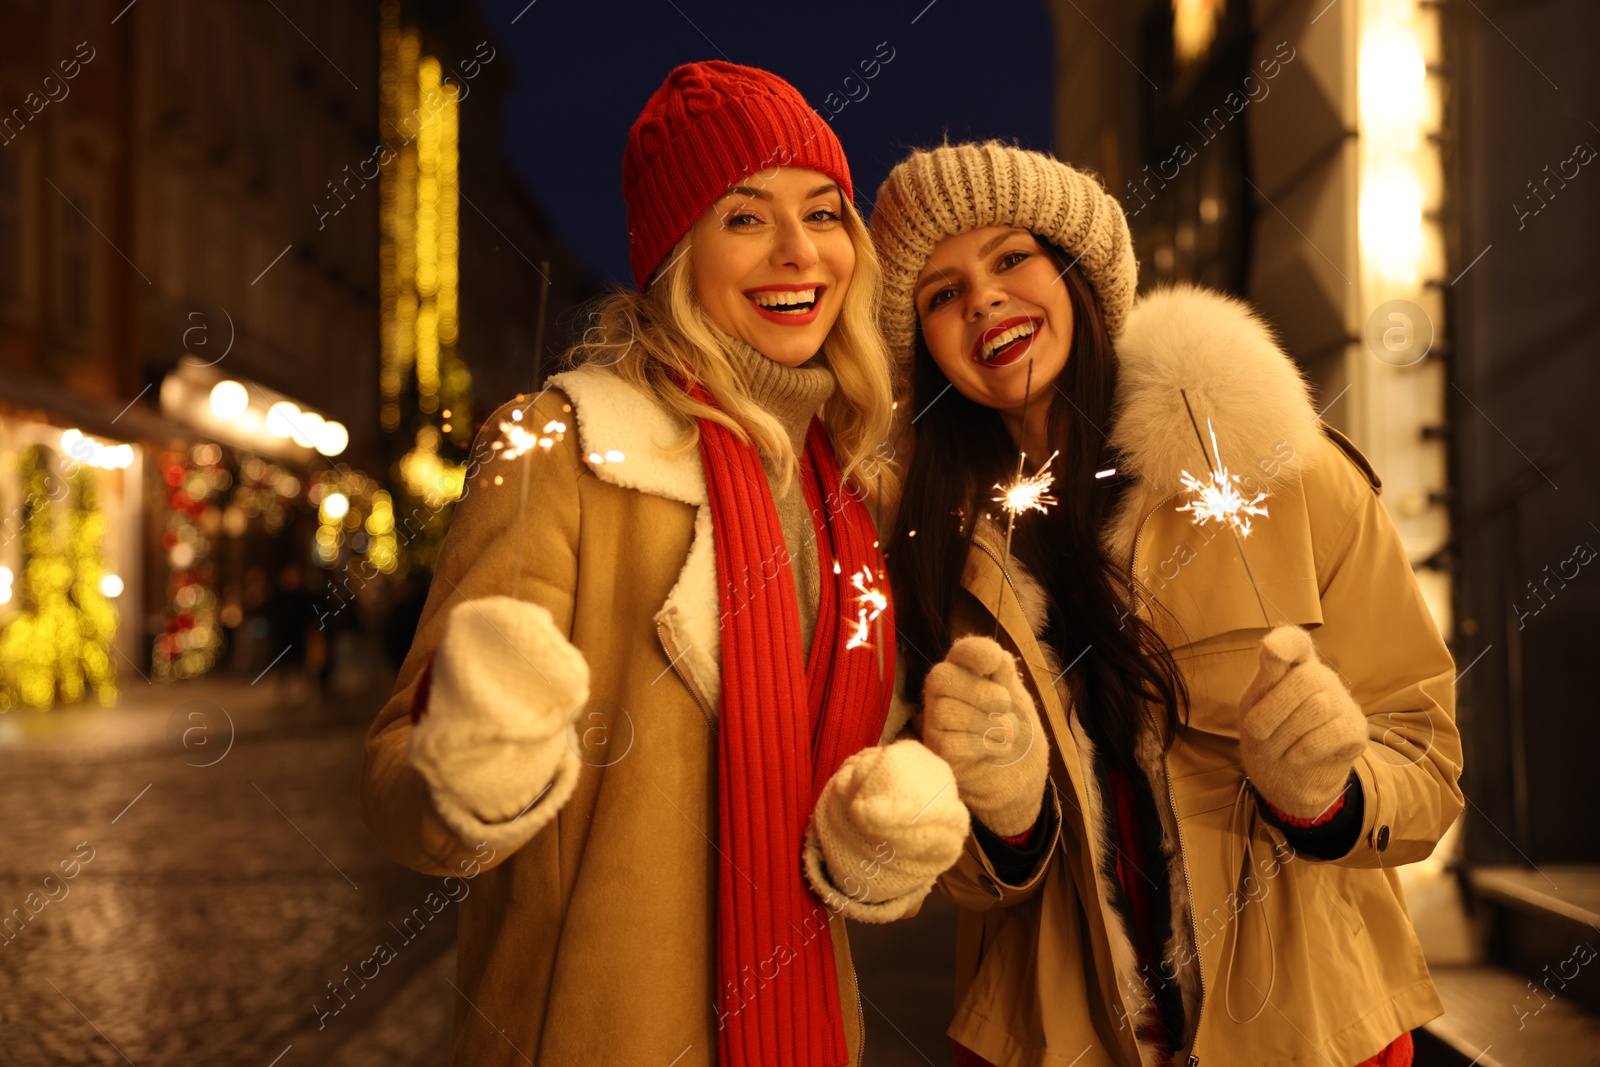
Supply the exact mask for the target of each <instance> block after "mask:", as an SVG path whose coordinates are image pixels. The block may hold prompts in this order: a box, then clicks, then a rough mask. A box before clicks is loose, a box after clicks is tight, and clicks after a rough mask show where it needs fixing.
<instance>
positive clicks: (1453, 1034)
mask: <svg viewBox="0 0 1600 1067" xmlns="http://www.w3.org/2000/svg"><path fill="white" fill-rule="evenodd" d="M1433 981H1434V985H1435V986H1437V987H1438V989H1439V998H1440V1000H1442V1001H1443V1002H1444V1009H1445V1013H1444V1014H1443V1015H1442V1016H1440V1017H1439V1018H1437V1019H1435V1020H1434V1021H1433V1022H1431V1023H1429V1024H1428V1025H1427V1026H1426V1027H1424V1028H1423V1030H1424V1032H1423V1033H1422V1034H1420V1035H1418V1041H1417V1067H1465V1065H1469V1064H1470V1065H1472V1067H1525V1065H1537V1067H1597V1065H1600V1017H1597V1016H1595V1015H1593V1014H1591V1013H1590V1012H1588V1011H1585V1010H1584V1009H1583V1007H1582V1006H1581V1005H1579V1004H1577V1003H1575V1002H1574V1001H1572V999H1571V998H1568V997H1562V996H1560V995H1555V996H1552V997H1550V998H1549V999H1545V998H1544V997H1542V996H1537V995H1535V994H1534V993H1533V992H1531V991H1530V989H1529V984H1528V980H1527V979H1526V978H1524V977H1523V976H1521V975H1519V974H1517V973H1516V972H1514V971H1510V970H1507V969H1505V968H1503V967H1493V966H1479V967H1436V968H1433Z"/></svg>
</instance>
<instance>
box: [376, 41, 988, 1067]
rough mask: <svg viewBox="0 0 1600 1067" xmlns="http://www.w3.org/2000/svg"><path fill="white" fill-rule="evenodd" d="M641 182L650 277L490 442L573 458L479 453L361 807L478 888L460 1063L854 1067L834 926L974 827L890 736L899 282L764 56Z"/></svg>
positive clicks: (379, 734)
mask: <svg viewBox="0 0 1600 1067" xmlns="http://www.w3.org/2000/svg"><path fill="white" fill-rule="evenodd" d="M623 192H624V197H625V199H626V201H627V206H628V224H629V231H630V234H629V236H630V245H631V256H632V266H633V272H634V277H635V281H636V282H637V285H638V289H637V291H634V290H628V291H621V292H617V293H614V294H612V295H611V296H609V297H607V298H605V299H604V300H603V302H602V303H601V304H600V306H599V307H598V309H597V312H596V315H595V317H594V321H595V327H594V328H593V329H591V330H590V331H589V333H588V334H587V335H586V340H585V343H584V344H582V345H580V346H579V347H578V349H577V350H576V351H575V352H574V353H572V361H573V363H574V364H575V367H574V369H572V370H569V371H567V372H565V373H563V374H559V375H557V376H555V377H554V378H552V379H551V384H550V388H549V389H547V390H546V391H545V392H544V393H542V394H541V395H539V396H538V397H536V398H535V399H534V400H533V402H532V403H531V404H518V405H508V406H507V407H505V408H502V409H501V410H500V411H499V412H497V413H496V414H495V415H493V416H491V417H490V419H489V420H488V423H487V424H486V428H485V431H484V433H483V435H482V436H481V437H480V439H479V441H478V444H477V447H476V450H475V457H476V456H488V455H492V442H493V441H494V438H495V437H496V435H497V434H498V432H499V431H498V427H499V425H500V424H501V422H502V421H505V422H511V421H516V420H520V422H521V424H522V425H523V426H525V427H527V428H528V429H530V430H532V431H534V432H536V433H539V434H542V435H546V436H548V437H549V438H550V439H551V443H550V447H548V448H545V449H539V448H535V449H534V450H532V451H531V452H529V453H528V454H527V455H524V456H521V457H520V458H518V459H516V460H515V461H514V464H520V465H521V466H517V465H513V464H507V463H500V462H496V463H495V464H494V469H495V470H504V471H505V472H506V475H507V476H506V477H504V478H503V479H490V478H487V477H485V475H487V474H489V473H493V471H491V470H483V469H482V465H481V463H477V462H475V465H474V469H469V476H470V477H471V480H470V481H469V485H470V490H469V492H468V494H467V495H466V497H465V498H464V499H463V500H462V501H461V503H460V505H459V507H458V510H457V511H456V514H455V518H454V521H453V525H452V528H451V530H450V534H449V537H448V539H447V541H446V543H445V546H444V549H443V552H442V554H441V558H440V562H439V567H438V571H437V574H436V580H435V581H434V583H433V587H432V588H433V591H432V594H431V595H430V598H429V601H428V604H427V607H426V609H425V611H424V614H423V617H422V621H421V625H420V626H419V628H418V632H417V636H416V639H415V643H414V645H413V647H412V649H411V652H410V655H409V656H408V657H407V658H406V661H405V664H404V666H403V667H402V669H401V672H400V676H399V679H398V683H397V687H396V690H395V693H394V695H393V696H392V697H391V699H390V700H389V702H388V704H387V705H386V706H385V707H384V709H383V711H382V712H381V713H380V714H379V716H378V719H377V721H376V723H375V724H374V725H373V727H372V730H371V732H370V733H369V735H368V739H367V746H366V763H365V767H364V772H363V788H362V807H363V813H364V816H365V819H366V822H367V824H368V826H369V827H370V828H371V830H372V832H373V834H374V835H375V836H376V837H377V838H378V840H379V842H380V843H381V844H382V845H383V847H384V848H385V850H386V851H387V852H388V853H389V854H390V855H391V856H392V857H394V858H395V859H397V860H398V861H400V862H402V863H404V864H406V865H407V866H410V867H413V868H415V869H417V870H419V871H423V872H425V873H429V874H434V875H444V876H457V877H474V878H475V886H474V890H475V891H474V892H472V893H471V894H470V895H469V896H467V897H465V898H464V899H463V900H462V903H461V915H460V949H459V964H458V983H457V984H458V985H459V987H460V992H461V997H460V998H459V1000H458V1003H457V1010H456V1016H455V1032H454V1039H453V1050H454V1052H453V1060H452V1062H453V1063H455V1064H458V1065H462V1067H466V1065H469V1064H470V1065H472V1067H482V1065H485V1064H506V1065H511V1064H517V1063H526V1062H530V1061H531V1062H537V1063H563V1064H565V1063H604V1064H607V1065H630V1064H637V1065H639V1067H662V1065H664V1064H668V1063H673V1064H677V1065H679V1067H687V1065H691V1064H704V1065H710V1064H716V1063H721V1064H724V1065H742V1064H751V1065H754V1064H767V1063H786V1064H787V1063H794V1064H804V1065H808V1067H811V1065H815V1067H820V1065H824V1064H846V1063H848V1064H855V1063H857V1062H859V1057H860V1046H861V1034H862V1025H861V1016H860V1008H859V1003H858V1001H857V998H856V995H855V991H854V974H853V971H852V969H851V967H850V962H849V948H848V945H847V943H846V941H845V936H844V924H843V922H841V921H839V916H841V915H850V916H853V917H857V918H862V919H867V920H869V921H887V920H889V919H893V918H897V917H900V916H902V915H905V914H908V913H910V912H911V911H913V910H914V909H915V908H916V906H917V905H918V904H919V903H920V901H921V899H922V898H923V896H924V895H925V894H926V893H927V892H928V890H929V889H930V888H931V886H932V884H933V881H934V879H935V878H936V877H937V876H938V875H939V874H940V873H941V872H942V871H943V870H944V869H945V868H946V867H948V866H949V865H950V864H951V863H953V862H954V861H955V859H956V857H957V855H958V853H959V851H960V848H961V843H962V841H963V840H964V839H965V837H966V834H967V829H968V822H967V815H966V810H965V808H964V807H963V806H962V805H961V804H960V802H959V801H958V800H956V798H955V791H954V789H953V788H952V786H953V782H952V779H951V777H950V772H949V769H948V767H947V766H946V765H945V764H944V763H943V762H942V761H940V760H938V759H937V758H935V757H934V756H932V755H931V754H930V753H929V752H928V751H927V750H926V749H923V748H922V747H921V746H920V744H918V743H916V742H915V741H901V742H898V743H894V744H890V745H886V746H882V747H879V745H878V742H879V740H880V737H881V736H882V735H883V734H884V733H885V720H886V715H887V711H888V705H889V697H890V691H891V688H892V681H893V677H894V658H893V639H892V636H891V637H890V638H888V639H887V640H885V641H882V642H879V643H881V644H882V645H883V646H885V647H881V648H874V647H867V646H864V645H862V644H861V641H860V626H859V624H860V623H861V622H863V621H864V620H865V615H863V614H862V611H863V610H864V609H863V608H862V607H861V606H860V601H859V590H858V589H856V588H855V587H854V585H853V582H854V581H855V580H856V579H858V578H859V579H860V580H861V581H862V582H871V583H872V585H874V586H876V587H878V588H880V589H884V590H885V591H886V588H887V586H886V582H885V580H884V579H883V577H882V573H883V565H882V559H881V556H880V554H879V552H878V548H877V540H876V534H875V531H874V529H873V526H872V518H871V512H870V508H869V504H870V502H871V497H872V494H874V493H876V492H878V491H879V487H880V485H882V486H885V487H887V488H892V487H893V485H894V481H893V474H892V471H889V470H887V469H885V468H883V467H882V466H881V465H880V459H881V457H880V454H879V452H878V448H879V444H880V442H881V441H882V440H883V438H884V436H885V433H886V431H887V429H888V427H889V420H890V384H889V375H888V367H887V362H886V358H885V355H884V352H883V348H882V341H881V338H880V335H879V334H878V333H877V332H876V327H875V323H874V311H875V307H874V297H875V293H876V287H877V281H878V275H877V267H876V260H875V257H874V255H873V251H872V247H871V243H870V240H869V239H868V237H867V234H866V229H865V226H864V224H863V222H862V220H861V218H860V216H859V215H858V214H857V213H856V211H855V209H854V207H853V206H852V203H851V186H850V174H849V168H848V166H847V164H846V161H845V158H844V154H843V151H842V149H841V148H840V146H839V143H838V141H837V139H836V138H835V137H834V135H833V133H832V131H831V130H830V129H829V128H828V127H827V125H826V124H825V123H823V122H822V121H821V119H820V117H819V116H818V115H817V114H816V113H815V112H813V111H812V110H811V109H810V108H809V107H808V106H807V105H806V104H805V101H804V100H803V99H802V98H801V97H800V95H799V93H798V92H796V91H795V90H794V89H793V87H791V86H790V85H788V84H787V83H786V82H784V81H783V80H782V79H780V78H777V77H776V76H774V75H772V74H769V73H767V72H765V71H760V70H754V69H751V68H747V67H741V66H736V65H734V64H730V63H721V62H709V63H693V64H688V65H686V66H683V67H679V68H677V69H676V70H674V71H673V72H672V73H671V74H670V75H669V76H668V78H667V80H666V82H665V83H664V84H663V85H662V86H661V88H660V89H658V90H657V92H656V93H655V95H654V96H652V97H651V99H650V101H649V103H648V104H647V105H646V107H645V109H644V112H643V113H642V114H641V115H640V116H639V118H638V120H637V121H636V122H635V123H634V125H633V128H632V130H631V131H630V134H629V138H628V146H627V150H626V153H625V155H624V160H623ZM523 478H526V480H527V483H528V489H527V493H526V505H525V506H524V505H523V504H522V503H521V501H522V499H523V495H522V490H521V482H522V479H523ZM495 481H503V483H504V484H500V485H496V484H494V482H495ZM882 623H886V624H887V625H886V626H885V627H884V629H883V630H882V632H884V633H888V634H890V635H892V634H893V622H892V616H888V617H885V618H882V619H879V620H875V624H882ZM880 652H881V653H882V656H881V658H880ZM575 723H576V726H577V728H581V729H584V730H585V733H586V743H584V744H580V743H579V742H578V740H577V730H576V729H575ZM595 729H601V730H603V731H604V736H603V737H602V738H600V739H598V740H603V741H604V742H605V743H604V744H600V743H598V741H597V739H596V738H594V737H591V736H588V735H589V734H591V733H592V732H593V731H594V730H595Z"/></svg>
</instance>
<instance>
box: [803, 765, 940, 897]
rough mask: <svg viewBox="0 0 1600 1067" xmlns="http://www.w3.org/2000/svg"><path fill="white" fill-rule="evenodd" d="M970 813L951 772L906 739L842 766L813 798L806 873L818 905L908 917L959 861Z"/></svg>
mask: <svg viewBox="0 0 1600 1067" xmlns="http://www.w3.org/2000/svg"><path fill="white" fill-rule="evenodd" d="M968 829H969V824H968V821H967V809H966V808H965V807H964V806H963V805H962V803H961V801H960V799H959V798H958V797H957V795H956V783H955V779H954V778H953V777H951V774H950V768H949V766H948V765H947V764H946V763H945V762H944V761H943V760H941V759H940V758H939V757H938V756H935V755H934V754H933V753H932V752H929V751H928V750H927V749H926V748H924V747H923V746H922V744H921V743H919V742H917V741H913V740H910V739H907V740H904V741H896V742H895V743H894V744H892V745H886V746H882V747H873V748H868V749H863V750H862V751H860V752H857V753H856V754H855V755H853V756H851V757H850V758H849V759H847V760H845V761H844V763H843V764H841V765H840V767H839V769H838V770H837V771H835V772H834V773H833V777H831V778H829V779H828V783H827V784H826V785H825V786H823V788H822V795H821V796H820V797H818V798H817V807H816V810H815V811H813V812H812V814H811V825H810V826H809V827H808V828H807V830H806V844H805V866H806V875H807V877H808V878H809V879H810V881H811V885H812V887H813V888H814V889H816V891H817V895H818V896H819V897H821V898H822V901H823V903H825V904H827V905H828V907H830V908H832V909H833V910H834V911H836V912H840V913H842V914H843V915H844V916H845V917H847V918H851V919H858V920H860V921H862V922H876V923H885V922H892V921H893V920H895V919H900V918H904V917H905V916H907V915H909V914H912V913H913V912H914V911H915V910H916V908H917V907H918V906H919V905H920V904H921V903H922V898H923V897H925V896H927V895H928V891H929V890H930V889H932V888H933V883H934V882H935V881H936V880H937V879H938V877H939V876H940V875H941V874H943V873H944V872H945V871H947V870H949V869H950V867H952V866H954V864H955V862H956V860H957V859H959V858H960V857H961V849H962V846H963V845H964V844H965V843H966V840H967V831H968Z"/></svg>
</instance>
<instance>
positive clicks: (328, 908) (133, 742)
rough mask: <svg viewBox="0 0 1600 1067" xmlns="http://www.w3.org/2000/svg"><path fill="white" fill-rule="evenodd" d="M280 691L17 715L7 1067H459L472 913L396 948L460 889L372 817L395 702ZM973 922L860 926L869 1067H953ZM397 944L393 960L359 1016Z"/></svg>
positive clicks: (11, 757)
mask: <svg viewBox="0 0 1600 1067" xmlns="http://www.w3.org/2000/svg"><path fill="white" fill-rule="evenodd" d="M280 681H281V680H279V679H275V678H274V677H272V676H270V675H269V676H267V677H266V678H264V679H263V680H262V681H261V682H260V683H259V684H258V685H255V686H252V685H250V684H249V683H248V681H247V680H232V681H230V680H213V679H206V680H202V681H198V682H190V683H183V684H180V685H175V686H170V687H164V688H153V687H147V686H145V685H144V684H143V683H140V682H137V681H135V682H134V683H133V685H132V686H131V687H130V688H129V689H128V691H127V692H126V693H125V696H124V702H123V705H122V706H120V707H118V708H114V709H98V708H96V709H89V710H85V709H57V710H54V711H50V712H42V713H17V714H11V715H0V834H3V841H4V846H3V848H0V1067H79V1065H88V1064H134V1065H137V1067H156V1065H161V1067H187V1065H191V1064H192V1065H199V1064H205V1065H207V1067H231V1065H240V1067H301V1065H308V1067H423V1065H428V1067H439V1065H443V1064H445V1063H446V1062H447V1060H448V1056H449V1033H450V1017H451V1014H452V1009H453V1001H452V998H453V997H454V996H456V994H455V992H454V990H453V989H452V988H451V986H450V984H449V982H447V981H446V980H445V979H446V978H447V977H453V968H454V959H455V952H454V947H455V915H454V908H453V907H451V908H447V909H446V910H445V911H443V912H442V913H441V914H440V915H439V916H438V918H437V919H436V920H434V921H433V922H431V923H430V925H429V926H428V927H427V928H426V929H425V930H424V931H423V933H422V934H421V936H417V937H416V938H415V939H414V940H411V941H409V942H408V941H406V940H404V939H403V938H402V937H401V936H400V935H399V934H398V933H397V931H396V927H394V926H391V922H395V923H398V922H400V920H401V919H402V917H403V916H405V915H407V914H408V913H410V912H411V911H412V909H413V908H416V907H417V906H418V905H420V904H421V903H422V901H423V898H424V897H426V896H427V894H428V893H429V891H430V890H432V889H434V888H436V887H438V886H439V884H440V882H439V880H438V879H432V878H427V877H424V876H422V875H418V874H414V873H412V872H410V871H407V870H405V869H404V868H402V867H399V866H398V865H396V864H394V863H392V862H390V861H389V860H388V859H387V858H386V857H385V856H383V854H382V853H381V852H379V851H378V848H377V846H376V845H375V844H374V843H373V841H372V839H371V837H370V836H369V835H368V834H367V831H366V828H365V826H364V825H363V824H362V822H361V819H360V815H359V811H358V808H357V799H358V776H359V772H360V762H361V738H362V735H363V734H364V732H365V730H366V727H367V725H368V723H369V722H370V720H371V717H372V715H373V714H374V713H375V712H376V710H377V707H378V705H379V703H380V702H381V700H382V696H383V693H382V692H375V693H370V694H354V695H345V696H342V697H340V698H339V699H338V700H334V701H329V702H326V703H320V702H314V701H309V700H307V699H305V698H304V697H303V696H300V695H299V694H298V692H297V691H296V690H292V689H291V690H287V691H286V690H285V689H284V688H283V687H282V686H281V684H279V683H280ZM954 913H955V909H954V907H953V906H952V905H950V904H949V903H948V902H946V901H944V900H942V899H940V898H938V897H936V896H935V897H931V898H930V899H929V901H928V902H927V904H926V905H925V906H924V909H923V913H922V914H921V915H919V916H918V917H917V918H916V919H914V920H910V921H908V922H902V923H896V924H893V925H892V926H888V927H871V926H861V925H854V924H853V926H852V932H851V937H852V942H853V943H854V946H855V955H856V959H857V968H858V971H859V973H860V977H861V987H862V993H863V1010H864V1013H865V1016H866V1022H867V1029H868V1036H867V1057H866V1063H867V1064H868V1065H870V1067H900V1065H902V1064H905V1065H919V1064H937V1065H941V1067H942V1065H945V1064H948V1063H950V1051H949V1041H948V1039H946V1038H945V1037H944V1036H943V1029H944V1027H945V1025H946V1024H947V1023H948V1021H949V1017H950V1006H951V1005H950V996H951V979H950V974H951V967H952V965H953V963H954ZM8 920H9V921H8ZM380 942H385V943H387V944H388V945H390V946H391V948H392V949H393V951H394V952H395V958H394V959H393V960H392V961H391V962H389V963H387V964H386V965H384V966H383V967H382V968H381V970H380V971H379V974H378V976H377V977H376V978H375V979H373V980H371V981H369V982H367V983H366V985H365V986H364V987H362V986H360V985H359V984H358V983H357V982H351V983H350V985H349V988H351V989H353V990H354V992H353V993H352V994H344V998H345V999H347V1000H348V1003H344V1002H343V1000H341V999H337V998H336V997H335V995H334V994H333V993H332V992H331V991H330V989H329V983H335V984H337V983H340V982H343V981H345V980H346V979H347V978H348V976H349V975H352V974H355V973H356V971H357V965H358V964H360V963H362V962H363V961H366V960H368V959H369V957H371V956H372V955H373V950H374V948H375V947H376V946H377V945H378V944H379V943H380ZM347 966H348V967H349V968H350V970H349V971H348V972H347V971H346V970H345V968H346V967H347ZM367 973H369V974H370V973H371V965H370V964H368V965H367ZM342 989H343V987H341V991H342ZM318 1009H320V1011H319V1010H318Z"/></svg>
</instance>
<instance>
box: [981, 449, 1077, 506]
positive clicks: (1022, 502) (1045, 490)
mask: <svg viewBox="0 0 1600 1067" xmlns="http://www.w3.org/2000/svg"><path fill="white" fill-rule="evenodd" d="M1059 455H1061V453H1060V452H1052V453H1050V458H1049V459H1047V460H1045V461H1044V464H1043V465H1042V466H1041V467H1040V468H1039V469H1038V470H1036V471H1034V472H1033V473H1032V474H1030V475H1028V476H1026V477H1023V476H1022V475H1021V473H1020V472H1019V473H1018V476H1017V480H1016V481H1014V482H1012V483H1011V484H1010V485H1008V486H1004V487H1001V486H998V485H997V486H995V488H996V489H999V490H1000V495H999V496H997V497H995V498H994V502H995V503H996V504H999V505H1000V506H1001V507H1003V508H1005V509H1006V513H1007V514H1008V515H1020V514H1022V513H1023V512H1024V511H1037V512H1040V513H1043V512H1046V511H1049V510H1050V505H1052V504H1059V503H1061V501H1059V500H1057V499H1056V498H1055V497H1053V496H1051V495H1050V486H1051V484H1052V483H1053V482H1054V481H1055V477H1056V476H1055V475H1053V474H1051V473H1050V464H1052V463H1054V462H1055V458H1056V457H1057V456H1059Z"/></svg>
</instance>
